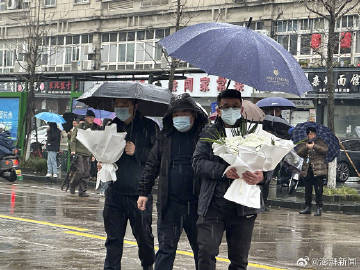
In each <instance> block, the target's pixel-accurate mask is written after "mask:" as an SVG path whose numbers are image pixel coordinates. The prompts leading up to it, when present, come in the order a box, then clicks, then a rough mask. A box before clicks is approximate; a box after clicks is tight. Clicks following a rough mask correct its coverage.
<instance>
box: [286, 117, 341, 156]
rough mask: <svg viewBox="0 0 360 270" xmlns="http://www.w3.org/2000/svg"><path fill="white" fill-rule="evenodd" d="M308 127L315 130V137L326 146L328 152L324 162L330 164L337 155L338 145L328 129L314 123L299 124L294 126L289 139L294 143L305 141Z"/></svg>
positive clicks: (336, 139)
mask: <svg viewBox="0 0 360 270" xmlns="http://www.w3.org/2000/svg"><path fill="white" fill-rule="evenodd" d="M309 127H314V128H315V129H316V137H318V138H320V139H322V140H323V141H324V142H325V143H326V144H327V146H328V148H329V150H328V153H327V156H326V160H327V161H328V162H331V161H333V160H334V158H335V157H336V156H337V155H338V154H339V151H340V145H339V139H338V138H337V137H336V136H335V135H334V133H333V132H332V131H331V130H330V129H329V128H328V127H325V126H323V125H320V124H316V123H314V122H305V123H300V124H297V125H296V126H295V128H294V129H292V131H291V139H292V141H293V142H294V143H298V142H301V141H303V140H306V139H307V135H306V130H307V129H308V128H309Z"/></svg>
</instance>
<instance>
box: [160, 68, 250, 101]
mask: <svg viewBox="0 0 360 270" xmlns="http://www.w3.org/2000/svg"><path fill="white" fill-rule="evenodd" d="M185 76H186V77H187V78H186V79H185V80H175V81H174V83H173V93H174V94H176V95H179V94H182V93H189V94H190V95H191V96H193V97H216V96H217V95H218V94H219V93H220V92H222V91H224V90H225V89H226V86H227V84H228V79H226V78H222V77H219V76H213V75H207V74H204V73H199V74H197V73H196V74H185ZM160 82H161V85H162V87H165V88H168V85H169V82H168V81H160ZM229 88H231V89H236V90H238V91H240V92H241V94H242V96H243V97H251V94H252V92H253V88H252V87H250V86H247V85H245V84H242V83H240V82H234V81H231V83H230V86H229Z"/></svg>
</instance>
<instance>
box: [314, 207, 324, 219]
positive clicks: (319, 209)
mask: <svg viewBox="0 0 360 270" xmlns="http://www.w3.org/2000/svg"><path fill="white" fill-rule="evenodd" d="M321 211H322V208H321V207H318V208H316V212H315V214H314V216H315V217H319V216H321Z"/></svg>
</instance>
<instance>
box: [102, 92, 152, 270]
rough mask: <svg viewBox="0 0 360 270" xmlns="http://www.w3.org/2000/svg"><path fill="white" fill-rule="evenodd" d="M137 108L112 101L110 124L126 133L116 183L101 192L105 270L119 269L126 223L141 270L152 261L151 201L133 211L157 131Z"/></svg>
mask: <svg viewBox="0 0 360 270" xmlns="http://www.w3.org/2000/svg"><path fill="white" fill-rule="evenodd" d="M137 107H138V104H136V101H135V100H133V99H115V103H114V111H115V114H116V117H115V118H114V120H113V121H112V123H115V124H116V125H117V131H118V132H127V135H126V138H125V139H126V147H125V150H124V153H123V154H122V156H121V157H120V159H119V160H118V161H117V162H116V165H117V166H118V170H117V171H116V177H117V180H116V181H115V182H110V183H109V185H108V187H107V188H106V191H105V205H104V212H103V216H104V227H105V232H106V235H107V238H106V242H105V247H106V258H105V263H104V269H105V270H110V269H114V270H119V269H121V257H122V254H123V244H124V236H125V232H126V226H127V222H128V221H129V222H130V226H131V229H132V232H133V234H134V236H135V238H136V241H137V243H138V247H139V258H140V261H141V265H142V268H143V269H144V270H150V269H153V263H154V260H155V252H154V237H153V234H152V228H151V223H152V203H153V201H152V197H151V196H149V199H148V201H147V204H146V210H145V211H140V210H139V209H138V207H137V200H138V186H139V181H140V178H141V175H142V172H143V168H144V166H145V162H146V160H147V157H148V154H149V152H150V150H151V148H152V147H153V145H154V143H155V140H156V136H157V133H158V127H157V125H156V123H155V122H154V121H152V120H150V119H148V118H145V117H143V116H142V115H141V114H140V113H139V112H138V111H137Z"/></svg>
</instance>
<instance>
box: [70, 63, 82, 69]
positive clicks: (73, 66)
mask: <svg viewBox="0 0 360 270" xmlns="http://www.w3.org/2000/svg"><path fill="white" fill-rule="evenodd" d="M80 68H81V64H80V61H71V70H73V71H78V70H80Z"/></svg>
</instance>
